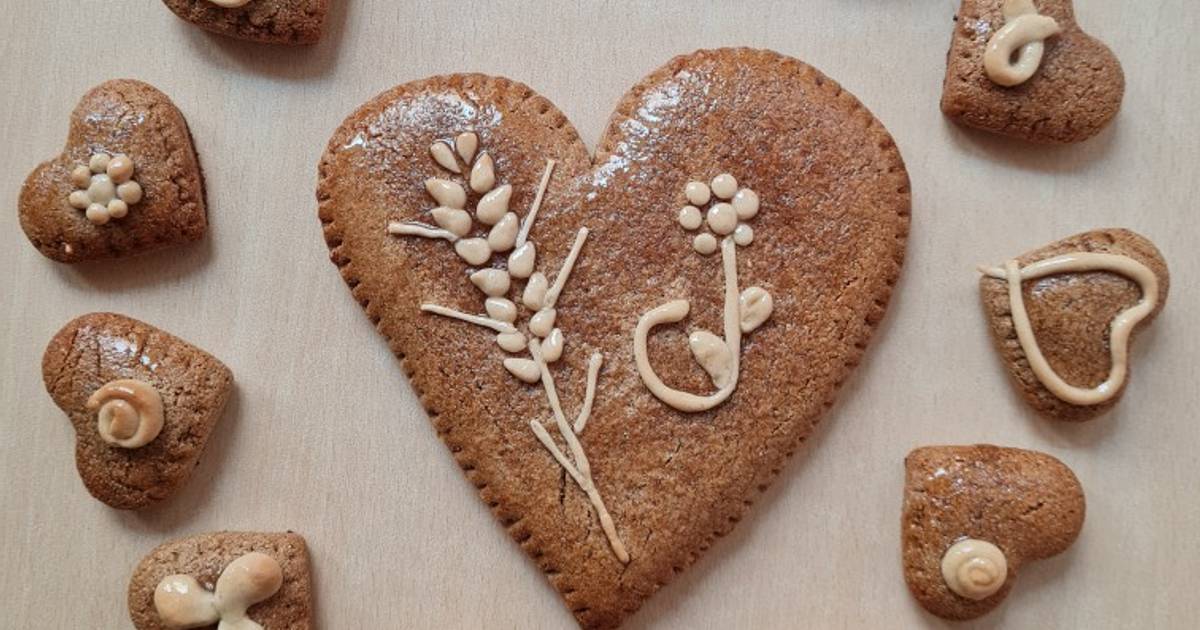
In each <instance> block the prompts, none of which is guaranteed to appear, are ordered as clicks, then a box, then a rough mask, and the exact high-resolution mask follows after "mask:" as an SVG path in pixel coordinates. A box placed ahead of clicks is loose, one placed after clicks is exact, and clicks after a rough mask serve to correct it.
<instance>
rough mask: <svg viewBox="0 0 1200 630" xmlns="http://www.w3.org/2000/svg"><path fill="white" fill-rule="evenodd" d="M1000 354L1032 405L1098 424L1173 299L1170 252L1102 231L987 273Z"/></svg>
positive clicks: (984, 285)
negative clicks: (1134, 344)
mask: <svg viewBox="0 0 1200 630" xmlns="http://www.w3.org/2000/svg"><path fill="white" fill-rule="evenodd" d="M980 271H981V272H982V273H983V277H982V278H981V279H980V281H979V290H980V294H981V295H982V297H983V309H984V312H985V314H986V315H987V318H988V323H989V326H988V327H989V329H990V330H991V333H992V338H993V340H994V341H995V343H996V349H997V350H998V351H999V352H1000V355H1001V356H1002V357H1003V359H1004V361H1005V363H1006V365H1007V367H1008V371H1009V374H1011V375H1012V378H1013V382H1014V384H1016V386H1017V388H1018V389H1019V390H1020V392H1021V395H1022V396H1024V398H1025V400H1026V401H1027V402H1028V403H1029V404H1030V405H1031V406H1033V408H1034V409H1037V410H1038V411H1039V412H1041V413H1042V414H1045V415H1047V416H1050V417H1052V418H1058V419H1061V420H1090V419H1092V418H1094V417H1096V416H1098V415H1100V414H1101V413H1103V412H1105V411H1107V410H1108V409H1110V408H1111V407H1112V406H1113V405H1114V404H1116V402H1117V401H1118V400H1120V398H1121V394H1122V393H1123V392H1124V391H1125V384H1126V382H1128V379H1129V371H1130V366H1129V362H1130V359H1129V346H1130V343H1131V339H1132V337H1133V336H1134V335H1135V334H1136V333H1137V331H1138V330H1141V328H1142V326H1144V325H1146V324H1148V323H1150V322H1151V321H1152V320H1153V319H1154V317H1155V316H1156V315H1158V312H1159V311H1161V310H1162V307H1163V305H1164V304H1166V301H1167V292H1168V289H1169V287H1170V276H1169V275H1168V273H1167V263H1166V262H1165V261H1164V260H1163V257H1162V254H1160V253H1159V252H1158V249H1157V248H1155V247H1154V244H1153V243H1151V242H1150V241H1149V240H1147V239H1146V238H1144V237H1142V236H1139V235H1137V234H1135V233H1133V232H1130V231H1129V230H1122V229H1106V230H1094V231H1091V232H1085V233H1083V234H1077V235H1075V236H1072V237H1069V238H1065V239H1063V240H1061V241H1057V242H1055V243H1051V244H1050V245H1047V246H1045V247H1042V248H1040V249H1037V250H1034V251H1032V252H1029V253H1026V254H1024V255H1022V256H1020V257H1018V258H1016V259H1014V260H1010V261H1008V262H1006V263H1004V264H1003V265H997V266H988V267H981V268H980Z"/></svg>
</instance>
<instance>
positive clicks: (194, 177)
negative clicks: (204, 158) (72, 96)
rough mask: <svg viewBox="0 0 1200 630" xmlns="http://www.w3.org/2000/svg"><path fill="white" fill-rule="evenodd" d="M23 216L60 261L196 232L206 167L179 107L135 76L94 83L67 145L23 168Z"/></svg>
mask: <svg viewBox="0 0 1200 630" xmlns="http://www.w3.org/2000/svg"><path fill="white" fill-rule="evenodd" d="M20 218H21V228H22V229H24V230H25V235H26V236H28V237H29V240H30V242H32V243H33V245H34V247H37V248H38V251H40V252H41V253H42V254H43V255H45V256H47V257H48V258H52V259H54V260H57V261H59V262H66V263H74V262H79V261H82V260H95V259H101V258H117V257H120V256H130V255H133V254H140V253H142V252H147V251H151V250H154V249H159V248H162V247H168V246H171V245H178V244H181V243H187V242H190V241H195V240H199V239H200V238H201V237H202V236H204V231H205V229H206V228H207V227H208V217H207V213H206V211H205V207H204V177H203V175H202V173H201V171H200V163H199V161H198V160H197V157H196V150H195V149H194V148H193V147H192V137H191V134H190V133H189V132H188V127H187V123H186V122H185V121H184V119H183V114H181V113H179V110H178V109H176V108H175V104H174V103H172V102H171V99H169V98H167V96H166V95H165V94H163V93H162V92H159V91H158V90H157V89H155V88H154V87H152V86H150V85H147V84H145V83H142V82H140V81H133V80H129V79H117V80H113V81H107V82H105V83H102V84H100V85H98V86H96V87H95V88H92V90H91V91H89V92H88V93H87V94H85V95H84V96H83V98H82V99H81V100H80V101H79V104H78V105H77V106H76V107H75V111H74V112H72V113H71V126H70V130H69V132H68V134H67V146H66V148H65V149H63V152H62V153H61V154H59V155H58V157H56V158H54V159H52V160H50V161H48V162H43V163H42V164H41V165H39V166H38V167H37V168H36V169H34V171H33V172H32V173H30V174H29V177H28V178H26V180H25V185H24V186H23V187H22V188H21V199H20Z"/></svg>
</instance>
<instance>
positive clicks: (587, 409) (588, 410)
mask: <svg viewBox="0 0 1200 630" xmlns="http://www.w3.org/2000/svg"><path fill="white" fill-rule="evenodd" d="M603 363H604V355H602V354H600V353H599V352H597V353H595V354H593V355H592V358H591V359H589V360H588V373H587V394H585V395H584V397H583V408H582V409H580V410H579V417H577V418H575V433H576V435H578V434H580V433H583V429H584V428H585V427H587V423H588V420H589V419H590V418H591V417H592V402H593V401H595V399H596V380H597V379H599V378H600V365H601V364H603Z"/></svg>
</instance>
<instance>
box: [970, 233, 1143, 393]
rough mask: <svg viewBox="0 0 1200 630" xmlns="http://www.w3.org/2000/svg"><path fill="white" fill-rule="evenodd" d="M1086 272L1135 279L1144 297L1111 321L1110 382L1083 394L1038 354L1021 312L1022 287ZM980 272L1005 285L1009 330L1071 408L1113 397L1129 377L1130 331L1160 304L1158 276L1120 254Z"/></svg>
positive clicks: (1035, 371)
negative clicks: (1010, 313)
mask: <svg viewBox="0 0 1200 630" xmlns="http://www.w3.org/2000/svg"><path fill="white" fill-rule="evenodd" d="M1089 271H1108V272H1111V273H1115V274H1118V275H1121V276H1124V277H1126V278H1129V279H1130V280H1133V281H1134V282H1136V283H1137V284H1138V287H1139V288H1140V289H1141V291H1142V298H1141V299H1140V300H1138V303H1137V304H1134V305H1133V306H1131V307H1129V308H1127V309H1125V310H1123V311H1121V312H1120V313H1118V314H1117V316H1116V317H1115V318H1113V321H1112V325H1111V326H1110V331H1109V344H1108V345H1109V347H1110V352H1111V355H1112V370H1111V371H1110V372H1109V375H1108V378H1107V379H1105V381H1104V382H1103V383H1100V384H1099V385H1097V386H1096V387H1093V388H1091V389H1084V388H1082V387H1075V386H1074V385H1071V384H1069V383H1067V382H1066V381H1064V380H1063V379H1062V377H1061V376H1059V375H1058V373H1057V372H1055V371H1054V368H1053V367H1051V366H1050V362H1049V361H1047V360H1046V357H1045V356H1044V355H1043V354H1042V350H1041V348H1040V347H1038V342H1037V337H1035V336H1034V334H1033V325H1032V324H1031V323H1030V321H1029V313H1028V312H1027V311H1026V310H1025V296H1024V294H1023V293H1022V292H1021V282H1022V281H1024V280H1037V279H1039V278H1044V277H1046V276H1051V275H1056V274H1064V273H1085V272H1089ZM979 272H980V273H982V274H983V275H985V276H987V277H989V278H995V279H997V280H1004V281H1005V282H1007V283H1008V300H1009V304H1010V306H1011V307H1012V320H1013V328H1015V329H1016V331H1017V341H1018V342H1019V343H1020V344H1021V351H1022V352H1024V353H1025V358H1026V359H1027V360H1028V361H1029V368H1030V369H1031V370H1033V374H1034V376H1036V377H1037V379H1038V381H1040V382H1041V383H1042V385H1043V386H1045V387H1046V389H1048V390H1050V393H1052V394H1054V395H1055V396H1056V397H1058V398H1059V399H1060V400H1063V401H1065V402H1068V403H1071V404H1072V405H1096V404H1100V403H1102V402H1105V401H1107V400H1109V399H1111V398H1112V397H1113V396H1116V395H1117V392H1119V391H1120V390H1121V387H1122V386H1123V385H1124V384H1125V379H1126V378H1127V377H1128V375H1129V338H1130V336H1131V335H1132V334H1133V329H1134V328H1135V327H1136V326H1137V325H1138V324H1139V323H1140V322H1141V321H1142V320H1143V319H1146V317H1148V316H1149V315H1150V314H1151V313H1153V312H1154V307H1155V306H1156V305H1157V304H1158V276H1156V275H1154V272H1153V271H1151V270H1150V268H1149V267H1147V266H1146V265H1143V264H1142V263H1140V262H1138V261H1136V260H1134V259H1132V258H1130V257H1128V256H1121V255H1119V254H1102V253H1096V252H1075V253H1070V254H1063V255H1061V256H1055V257H1053V258H1047V259H1045V260H1039V261H1037V262H1035V263H1031V264H1029V265H1026V266H1024V267H1022V266H1021V265H1020V264H1019V263H1018V262H1017V261H1016V260H1010V261H1008V262H1006V263H1005V264H1004V267H980V268H979Z"/></svg>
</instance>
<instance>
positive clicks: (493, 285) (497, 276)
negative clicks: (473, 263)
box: [471, 269, 512, 298]
mask: <svg viewBox="0 0 1200 630" xmlns="http://www.w3.org/2000/svg"><path fill="white" fill-rule="evenodd" d="M471 282H472V283H473V284H474V285H475V286H476V287H478V288H479V290H480V291H483V293H484V295H487V296H488V297H493V298H494V297H499V296H501V295H505V294H506V293H508V288H509V286H510V285H511V282H512V281H511V280H510V279H509V277H508V272H507V271H505V270H503V269H480V270H479V271H476V272H475V273H473V274H471Z"/></svg>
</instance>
